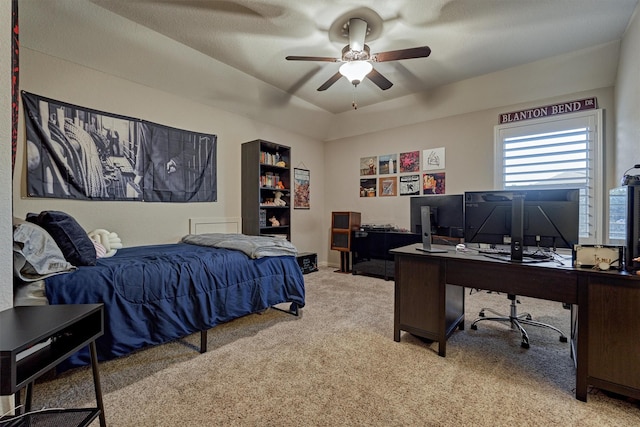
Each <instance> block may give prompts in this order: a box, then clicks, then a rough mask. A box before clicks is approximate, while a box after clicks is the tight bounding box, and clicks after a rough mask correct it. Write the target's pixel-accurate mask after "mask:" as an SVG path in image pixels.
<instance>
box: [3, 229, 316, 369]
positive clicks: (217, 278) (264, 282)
mask: <svg viewBox="0 0 640 427" xmlns="http://www.w3.org/2000/svg"><path fill="white" fill-rule="evenodd" d="M15 236H16V233H15V227H14V239H15V238H16V237H15ZM238 240H241V241H245V240H246V242H249V243H242V244H240V245H239V244H238ZM264 241H265V240H262V241H260V242H259V243H262V242H264ZM247 244H248V245H249V246H247ZM14 246H15V244H14ZM291 247H292V245H290V247H289V248H288V249H287V250H286V251H284V252H283V251H280V249H278V248H277V247H276V248H274V247H273V246H269V247H268V248H267V250H266V251H264V250H262V249H264V247H263V246H261V245H257V246H256V244H255V240H254V237H253V236H251V237H249V236H244V235H241V234H240V235H233V236H232V235H220V234H211V235H198V236H191V235H188V236H185V238H184V239H183V240H182V241H181V242H179V243H175V244H163V245H149V246H138V247H130V248H123V249H119V250H118V251H117V252H116V253H115V255H114V256H112V257H108V258H99V259H97V260H96V261H95V264H94V265H80V266H77V267H76V266H72V267H71V268H69V269H68V270H66V271H60V272H56V273H54V274H50V275H47V277H44V278H43V279H42V281H33V282H32V283H31V285H32V286H33V285H34V284H36V283H42V282H44V290H45V293H46V299H47V301H46V302H47V303H49V304H89V303H104V305H105V319H104V322H105V324H104V331H105V333H104V335H103V336H102V337H100V338H99V339H98V340H97V341H96V346H97V350H98V358H99V360H108V359H113V358H116V357H119V356H123V355H126V354H129V353H131V352H133V351H135V350H137V349H141V348H144V347H147V346H152V345H158V344H162V343H166V342H168V341H172V340H175V339H178V338H182V337H185V336H187V335H190V334H192V333H194V332H200V333H201V349H200V351H201V352H204V351H206V331H207V330H208V329H210V328H212V327H214V326H216V325H219V324H221V323H225V322H228V321H230V320H233V319H236V318H238V317H241V316H245V315H248V314H251V313H257V312H261V311H264V310H266V309H268V308H270V307H274V306H276V305H280V307H281V306H282V305H283V304H284V305H286V306H287V308H285V309H284V310H285V311H288V312H290V313H291V314H298V310H299V309H300V308H302V307H304V305H305V289H304V279H303V276H302V272H301V270H300V267H299V266H298V263H297V261H296V258H295V256H294V253H295V252H292V250H291ZM14 253H15V252H14ZM279 309H282V308H279ZM88 363H89V353H88V351H81V352H78V353H76V354H75V355H73V356H72V357H71V358H69V359H68V360H67V361H65V362H64V363H63V364H62V365H61V370H65V369H69V368H71V367H75V366H82V365H86V364H88Z"/></svg>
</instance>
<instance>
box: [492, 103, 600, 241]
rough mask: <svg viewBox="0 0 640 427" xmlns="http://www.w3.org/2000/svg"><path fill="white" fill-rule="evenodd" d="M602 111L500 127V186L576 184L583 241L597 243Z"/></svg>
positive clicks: (498, 153)
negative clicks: (578, 193)
mask: <svg viewBox="0 0 640 427" xmlns="http://www.w3.org/2000/svg"><path fill="white" fill-rule="evenodd" d="M600 121H601V111H600V110H591V111H589V112H587V113H578V114H571V115H566V116H554V117H552V118H547V119H540V120H535V121H529V122H522V123H515V124H513V123H511V124H507V125H499V126H496V135H495V136H496V150H495V151H496V187H497V188H502V189H506V190H517V189H525V188H527V189H542V188H578V189H579V190H580V242H581V243H596V242H597V241H598V240H599V237H600V236H599V234H600V233H599V230H600V228H601V227H599V226H598V224H599V221H600V218H601V206H602V203H601V200H602V188H601V181H602V180H601V179H600V178H599V177H600V176H601V174H602V167H601V160H600V158H601V156H600V152H601V146H602V143H601V139H602V138H601V135H600V133H599V130H600V129H602V126H600V125H599V123H600Z"/></svg>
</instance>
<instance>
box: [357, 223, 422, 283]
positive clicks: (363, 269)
mask: <svg viewBox="0 0 640 427" xmlns="http://www.w3.org/2000/svg"><path fill="white" fill-rule="evenodd" d="M352 238H353V244H352V247H351V254H352V260H351V262H352V266H351V272H352V273H353V274H358V273H361V274H368V275H372V276H377V277H382V278H384V279H385V280H389V279H393V278H394V276H395V263H394V259H393V255H391V254H389V250H390V249H395V248H399V247H402V246H407V245H411V244H413V243H419V242H421V241H422V240H421V237H420V235H419V234H415V233H406V232H401V231H386V230H385V231H369V230H363V231H355V232H353V236H352Z"/></svg>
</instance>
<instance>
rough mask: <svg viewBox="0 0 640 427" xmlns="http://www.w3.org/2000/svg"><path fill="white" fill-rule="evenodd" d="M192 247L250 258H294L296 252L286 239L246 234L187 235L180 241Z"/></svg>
mask: <svg viewBox="0 0 640 427" xmlns="http://www.w3.org/2000/svg"><path fill="white" fill-rule="evenodd" d="M181 241H182V242H183V243H190V244H192V245H200V246H210V247H213V248H225V249H235V250H238V251H242V252H244V253H245V254H247V255H248V256H249V257H251V258H262V257H265V256H296V255H297V254H298V251H297V249H296V247H295V246H293V244H292V243H291V242H289V241H288V240H286V239H281V238H277V237H268V236H247V235H246V234H225V233H205V234H187V235H186V236H184V237H183V238H182V240H181Z"/></svg>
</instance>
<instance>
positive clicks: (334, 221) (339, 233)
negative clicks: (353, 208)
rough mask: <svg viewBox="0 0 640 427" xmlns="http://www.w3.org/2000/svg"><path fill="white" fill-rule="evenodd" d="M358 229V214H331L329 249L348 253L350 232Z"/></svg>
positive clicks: (349, 249)
mask: <svg viewBox="0 0 640 427" xmlns="http://www.w3.org/2000/svg"><path fill="white" fill-rule="evenodd" d="M359 228H360V212H332V213H331V249H333V250H336V251H343V252H350V251H351V239H352V231H357V230H358V229H359Z"/></svg>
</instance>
